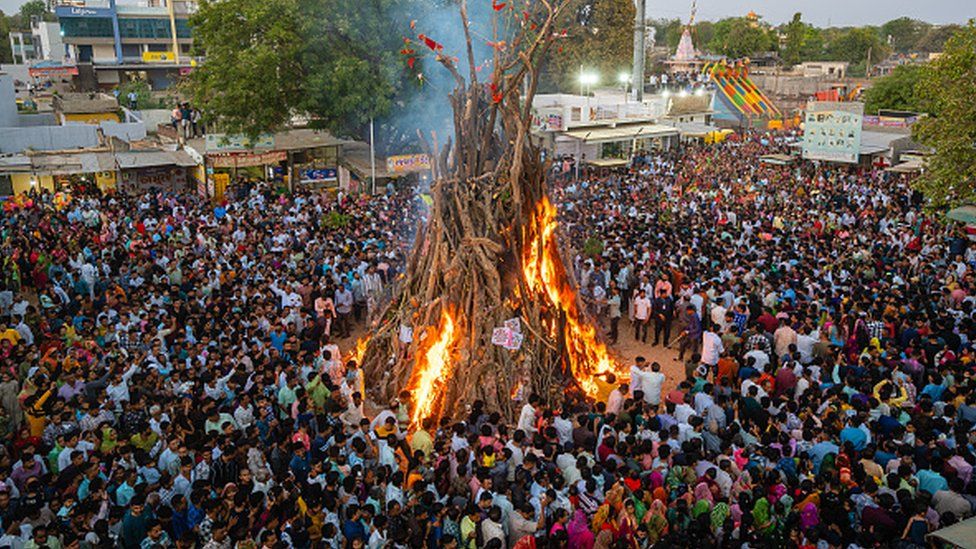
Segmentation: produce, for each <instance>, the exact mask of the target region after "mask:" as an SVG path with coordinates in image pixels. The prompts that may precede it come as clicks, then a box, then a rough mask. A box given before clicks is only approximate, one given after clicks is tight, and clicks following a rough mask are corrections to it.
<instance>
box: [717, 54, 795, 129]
mask: <svg viewBox="0 0 976 549" xmlns="http://www.w3.org/2000/svg"><path fill="white" fill-rule="evenodd" d="M705 70H706V71H708V73H709V77H710V78H711V80H712V82H714V83H715V85H716V86H718V88H719V89H720V90H721V91H722V96H724V98H725V100H726V101H727V102H728V103H729V104H730V105H732V106H733V107H735V108H736V109H738V111H739V112H740V113H742V114H744V115H747V116H748V115H752V116H762V117H766V118H775V117H779V116H780V111H779V109H777V108H776V106H775V105H773V103H772V101H770V100H769V98H768V97H766V94H765V93H763V92H762V90H760V89H759V88H758V87H757V86H756V84H755V83H753V81H752V79H751V78H749V74H748V72H747V71H746V70H744V69H740V68H732V67H726V66H722V65H716V66H712V67H706V69H705Z"/></svg>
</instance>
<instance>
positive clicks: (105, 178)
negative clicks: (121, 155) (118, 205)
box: [95, 171, 116, 191]
mask: <svg viewBox="0 0 976 549" xmlns="http://www.w3.org/2000/svg"><path fill="white" fill-rule="evenodd" d="M95 183H96V184H97V185H98V188H99V189H101V190H103V191H107V190H109V189H114V188H115V185H116V174H115V172H113V171H104V172H95Z"/></svg>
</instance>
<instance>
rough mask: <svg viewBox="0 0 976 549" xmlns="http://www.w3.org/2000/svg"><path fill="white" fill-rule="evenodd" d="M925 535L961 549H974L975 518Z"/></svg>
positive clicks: (975, 540)
mask: <svg viewBox="0 0 976 549" xmlns="http://www.w3.org/2000/svg"><path fill="white" fill-rule="evenodd" d="M925 537H927V538H930V539H931V538H936V539H940V540H942V541H944V542H946V543H950V544H952V545H955V546H956V547H960V548H962V549H976V518H971V519H968V520H964V521H962V522H957V523H956V524H953V525H952V526H948V527H946V528H942V529H940V530H936V531H935V532H932V533H931V534H929V535H927V536H925Z"/></svg>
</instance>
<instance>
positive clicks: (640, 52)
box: [631, 0, 647, 103]
mask: <svg viewBox="0 0 976 549" xmlns="http://www.w3.org/2000/svg"><path fill="white" fill-rule="evenodd" d="M634 8H635V13H634V73H633V76H632V77H631V81H632V82H633V86H634V100H635V101H637V102H638V103H640V102H641V101H643V100H644V59H645V58H646V57H647V0H634Z"/></svg>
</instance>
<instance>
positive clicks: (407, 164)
mask: <svg viewBox="0 0 976 549" xmlns="http://www.w3.org/2000/svg"><path fill="white" fill-rule="evenodd" d="M429 169H430V157H429V156H427V155H426V154H403V155H399V156H390V157H387V159H386V171H388V172H390V173H395V174H401V173H412V172H422V171H426V170H429Z"/></svg>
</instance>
